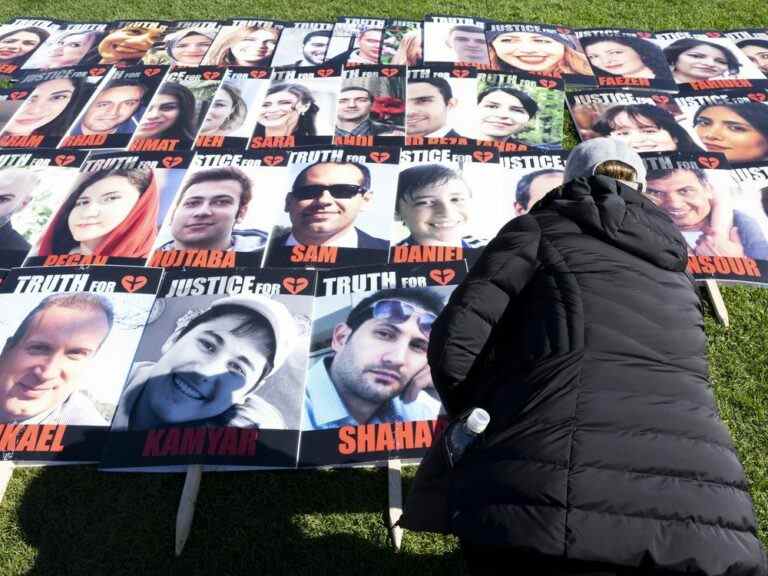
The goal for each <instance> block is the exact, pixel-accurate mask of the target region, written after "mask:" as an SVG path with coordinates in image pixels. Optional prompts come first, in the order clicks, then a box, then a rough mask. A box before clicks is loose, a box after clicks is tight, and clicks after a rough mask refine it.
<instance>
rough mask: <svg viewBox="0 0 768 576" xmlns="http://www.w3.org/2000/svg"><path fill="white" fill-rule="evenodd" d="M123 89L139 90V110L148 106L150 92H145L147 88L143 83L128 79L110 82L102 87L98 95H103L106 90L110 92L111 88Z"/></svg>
mask: <svg viewBox="0 0 768 576" xmlns="http://www.w3.org/2000/svg"><path fill="white" fill-rule="evenodd" d="M125 87H136V88H139V89H140V90H141V103H140V104H139V108H143V107H146V106H147V104H149V101H150V100H151V96H152V95H151V91H148V90H147V87H146V86H145V85H144V83H143V82H142V81H141V80H130V79H128V78H120V79H117V80H110V81H109V83H108V84H106V85H105V86H104V88H102V89H101V90H99V94H103V93H104V92H106V91H107V90H112V88H125Z"/></svg>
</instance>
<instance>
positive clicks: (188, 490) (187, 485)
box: [176, 464, 203, 556]
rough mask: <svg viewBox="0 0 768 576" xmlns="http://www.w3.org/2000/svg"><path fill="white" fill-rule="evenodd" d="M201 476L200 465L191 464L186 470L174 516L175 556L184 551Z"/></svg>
mask: <svg viewBox="0 0 768 576" xmlns="http://www.w3.org/2000/svg"><path fill="white" fill-rule="evenodd" d="M202 475H203V467H202V466H201V465H200V464H192V465H190V466H189V468H187V476H186V478H185V479H184V489H183V490H182V491H181V500H180V501H179V511H178V512H177V514H176V556H181V551H182V550H184V544H186V542H187V537H188V536H189V531H190V529H191V528H192V519H193V518H194V517H195V505H196V503H197V493H198V492H199V491H200V477H201V476H202Z"/></svg>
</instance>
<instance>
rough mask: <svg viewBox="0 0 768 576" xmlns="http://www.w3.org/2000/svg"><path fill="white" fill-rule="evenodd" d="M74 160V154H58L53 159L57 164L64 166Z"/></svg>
mask: <svg viewBox="0 0 768 576" xmlns="http://www.w3.org/2000/svg"><path fill="white" fill-rule="evenodd" d="M75 160H76V158H75V155H74V154H59V155H58V156H56V157H55V158H54V159H53V161H54V163H55V164H56V165H57V166H66V165H67V164H72V162H74V161H75Z"/></svg>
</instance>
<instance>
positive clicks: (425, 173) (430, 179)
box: [395, 164, 471, 210]
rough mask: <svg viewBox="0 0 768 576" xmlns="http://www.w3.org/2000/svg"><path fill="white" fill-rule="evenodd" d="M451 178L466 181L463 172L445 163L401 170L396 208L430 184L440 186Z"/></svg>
mask: <svg viewBox="0 0 768 576" xmlns="http://www.w3.org/2000/svg"><path fill="white" fill-rule="evenodd" d="M451 180H461V181H462V182H464V179H463V178H462V177H461V174H459V173H458V172H456V171H455V170H453V168H450V167H448V166H444V165H443V164H420V165H418V166H412V167H410V168H406V169H405V170H403V171H402V172H400V176H398V178H397V198H396V199H395V210H397V207H398V205H399V204H400V201H401V200H402V201H405V202H410V201H411V200H413V195H414V194H416V193H417V192H418V191H419V190H423V189H424V188H427V187H428V186H439V185H440V184H445V183H446V182H450V181H451ZM465 184H466V182H465ZM467 188H469V186H467ZM470 193H471V190H470Z"/></svg>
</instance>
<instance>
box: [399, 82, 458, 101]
mask: <svg viewBox="0 0 768 576" xmlns="http://www.w3.org/2000/svg"><path fill="white" fill-rule="evenodd" d="M414 84H429V85H430V86H434V87H435V88H437V89H438V90H439V91H440V95H441V96H442V97H443V100H444V101H445V104H446V105H447V104H448V101H449V100H450V99H451V98H453V90H451V85H450V84H449V83H448V80H446V79H445V78H423V79H422V78H417V79H415V80H409V81H408V86H413V85H414Z"/></svg>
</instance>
